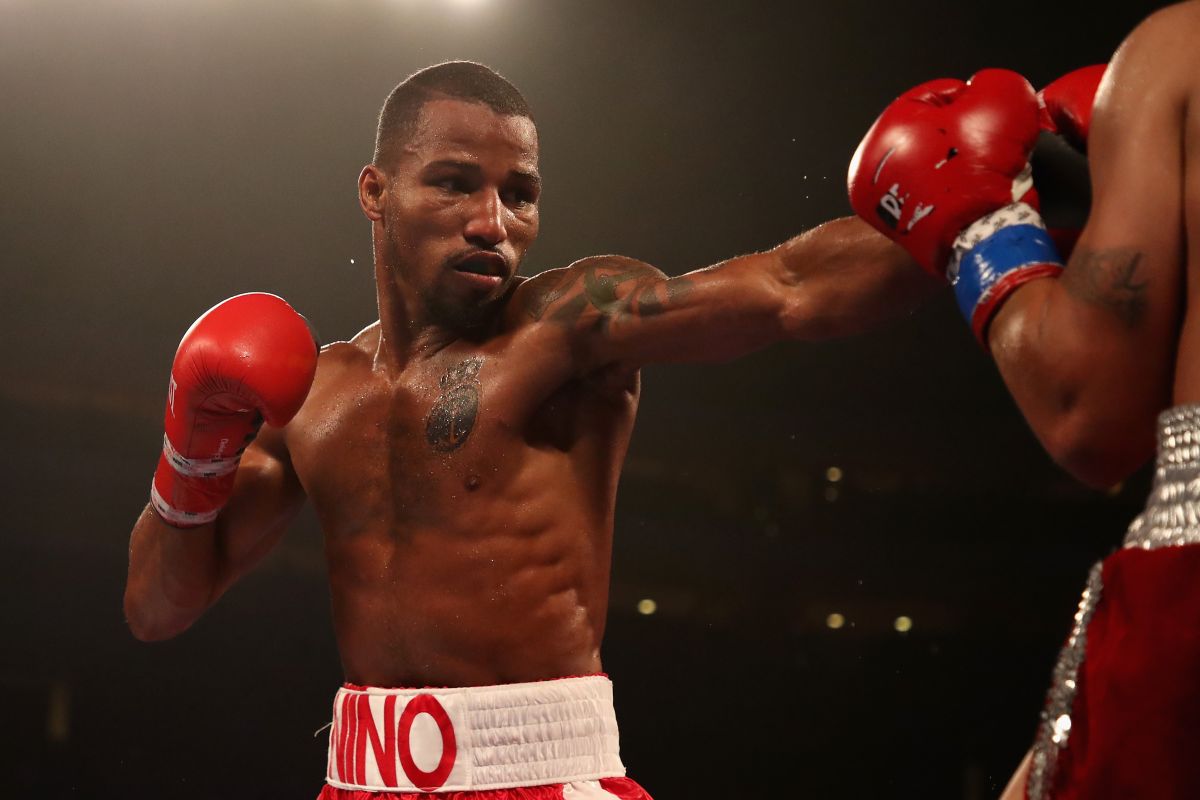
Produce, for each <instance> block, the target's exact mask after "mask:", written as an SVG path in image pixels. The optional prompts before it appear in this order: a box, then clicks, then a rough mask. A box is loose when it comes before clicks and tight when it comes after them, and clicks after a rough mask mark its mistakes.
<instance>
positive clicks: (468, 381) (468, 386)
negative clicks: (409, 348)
mask: <svg viewBox="0 0 1200 800" xmlns="http://www.w3.org/2000/svg"><path fill="white" fill-rule="evenodd" d="M482 366H483V359H482V358H477V357H476V358H468V359H466V360H465V361H460V362H459V363H457V364H455V365H454V366H453V367H451V368H450V369H448V370H446V374H445V375H443V376H442V377H441V378H440V379H438V386H439V387H440V390H441V391H440V393H439V394H438V398H437V400H435V401H434V402H433V408H432V409H430V411H429V417H428V418H427V419H426V420H425V441H426V442H428V443H429V446H430V447H432V448H433V449H434V450H436V451H438V452H439V453H449V452H451V451H453V450H457V449H458V448H459V447H461V446H462V445H463V443H464V442H465V441H467V437H468V436H470V435H471V429H472V428H474V427H475V420H476V419H477V418H478V416H479V394H480V388H481V387H480V384H479V368H480V367H482Z"/></svg>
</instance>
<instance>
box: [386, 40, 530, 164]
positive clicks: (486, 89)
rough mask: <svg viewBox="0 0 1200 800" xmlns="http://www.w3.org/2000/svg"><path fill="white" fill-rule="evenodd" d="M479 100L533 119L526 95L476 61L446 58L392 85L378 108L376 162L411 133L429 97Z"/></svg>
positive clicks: (500, 111)
mask: <svg viewBox="0 0 1200 800" xmlns="http://www.w3.org/2000/svg"><path fill="white" fill-rule="evenodd" d="M439 99H449V100H464V101H466V102H468V103H480V104H482V105H485V106H487V107H488V108H490V109H492V111H495V112H496V113H497V114H503V115H505V116H515V117H528V118H529V119H530V120H532V119H533V113H532V112H531V111H530V109H529V104H528V103H527V102H525V98H524V96H522V94H521V92H520V91H518V90H517V87H515V86H513V85H512V84H511V83H509V82H508V81H507V80H505V79H504V78H502V77H500V75H499V74H497V73H496V71H495V70H493V69H491V68H490V67H485V66H484V65H483V64H476V63H475V62H473V61H447V62H445V63H442V64H435V65H434V66H432V67H426V68H425V69H423V70H420V71H418V72H414V73H413V74H412V75H409V76H408V77H407V78H405V79H404V80H403V81H401V82H400V83H399V84H397V86H396V88H395V89H392V91H391V94H389V95H388V97H387V100H385V101H384V103H383V108H382V109H381V110H380V112H379V127H378V128H376V130H375V155H374V158H373V163H374V164H375V165H376V166H379V165H380V164H381V163H382V162H385V161H387V160H389V159H390V158H391V157H392V156H393V155H394V154H395V152H396V149H397V148H398V147H400V146H403V145H404V144H405V143H406V142H407V141H408V140H409V138H410V137H411V136H412V134H413V131H414V129H415V128H416V124H417V117H418V116H419V115H420V113H421V108H422V107H424V105H425V104H426V103H428V102H429V101H430V100H439Z"/></svg>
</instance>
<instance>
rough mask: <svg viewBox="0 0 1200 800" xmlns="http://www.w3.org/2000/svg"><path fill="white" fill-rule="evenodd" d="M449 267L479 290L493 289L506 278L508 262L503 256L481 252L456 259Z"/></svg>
mask: <svg viewBox="0 0 1200 800" xmlns="http://www.w3.org/2000/svg"><path fill="white" fill-rule="evenodd" d="M450 267H451V269H453V270H454V271H455V272H457V273H458V274H459V275H460V276H462V277H463V278H464V279H466V280H467V281H469V282H470V283H471V284H473V285H475V286H477V287H479V288H481V289H493V288H495V287H496V286H498V285H500V283H502V282H503V281H504V279H505V278H507V277H508V262H507V261H506V260H505V259H504V256H502V255H500V254H499V253H492V252H487V251H482V250H479V251H475V252H473V253H468V254H467V255H465V256H463V257H461V258H458V259H456V260H455V261H454V262H452V263H451V265H450Z"/></svg>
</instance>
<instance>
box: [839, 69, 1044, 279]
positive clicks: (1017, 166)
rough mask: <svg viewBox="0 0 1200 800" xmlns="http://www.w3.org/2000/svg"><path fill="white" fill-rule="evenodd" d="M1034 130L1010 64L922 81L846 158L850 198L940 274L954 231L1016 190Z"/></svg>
mask: <svg viewBox="0 0 1200 800" xmlns="http://www.w3.org/2000/svg"><path fill="white" fill-rule="evenodd" d="M1037 134H1038V105H1037V96H1036V95H1035V94H1034V91H1033V87H1032V86H1030V85H1029V82H1028V81H1026V80H1025V79H1024V78H1023V77H1021V76H1020V75H1018V74H1017V73H1015V72H1010V71H1008V70H998V69H988V70H983V71H981V72H979V73H978V74H976V75H975V76H974V77H973V78H971V80H970V81H967V82H966V83H964V82H963V81H959V80H951V79H948V78H947V79H942V80H936V81H930V82H929V83H924V84H921V85H920V86H918V87H916V88H915V89H910V90H909V91H907V92H905V93H904V94H902V95H900V97H899V98H897V99H896V100H895V101H894V102H893V103H892V104H891V105H889V106H888V107H887V108H886V109H885V110H884V112H883V113H882V114H880V115H879V119H877V120H876V121H875V124H874V125H872V126H871V129H870V130H869V131H867V135H866V136H865V137H864V138H863V140H862V143H861V144H859V146H858V150H857V151H856V152H855V153H854V158H853V159H852V160H851V162H850V173H849V188H850V204H851V205H852V206H853V207H854V210H855V212H857V213H858V215H859V216H860V217H862V218H863V219H864V220H866V221H867V222H868V223H870V224H871V225H872V226H874V227H875V228H876V229H878V230H879V231H880V232H882V233H883V234H884V235H885V236H887V237H889V238H890V239H892V240H894V241H896V242H898V243H899V244H900V245H902V246H903V247H904V248H905V249H906V250H908V252H909V253H911V254H912V256H913V258H914V259H916V261H917V263H919V264H920V265H921V266H923V267H924V268H925V269H926V270H928V271H929V272H931V273H933V274H934V275H937V276H939V277H942V276H944V275H945V270H946V265H947V260H948V259H949V256H950V251H951V246H952V245H953V243H954V239H955V237H956V236H958V234H959V231H961V230H963V229H964V228H966V227H967V226H968V225H970V224H971V223H973V222H974V221H975V220H977V219H979V218H980V217H982V216H983V215H984V214H987V213H988V212H990V211H995V210H996V209H998V208H1001V207H1003V206H1006V205H1009V204H1011V203H1013V202H1015V201H1017V200H1019V199H1021V198H1022V197H1023V196H1024V195H1025V194H1026V193H1027V192H1028V190H1029V188H1030V187H1031V186H1032V183H1031V182H1030V181H1029V176H1028V174H1027V171H1026V167H1027V164H1028V160H1029V153H1030V152H1031V151H1032V149H1033V144H1034V141H1035V140H1036V139H1037Z"/></svg>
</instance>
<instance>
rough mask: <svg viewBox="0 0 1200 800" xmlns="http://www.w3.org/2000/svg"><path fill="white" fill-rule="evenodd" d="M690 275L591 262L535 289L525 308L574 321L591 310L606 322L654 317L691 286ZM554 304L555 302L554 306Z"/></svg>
mask: <svg viewBox="0 0 1200 800" xmlns="http://www.w3.org/2000/svg"><path fill="white" fill-rule="evenodd" d="M639 280H642V281H646V283H645V285H642V286H635V287H634V288H633V289H632V290H631V291H626V292H622V291H620V289H619V287H620V286H621V285H622V284H625V283H628V282H630V281H639ZM691 288H692V284H691V281H690V280H688V279H686V278H671V279H669V280H665V279H664V278H663V275H662V273H660V272H659V271H658V270H656V269H654V268H653V267H650V266H647V265H644V264H638V263H623V262H609V263H600V264H591V265H588V266H585V267H583V268H581V269H573V270H569V271H567V272H566V273H564V274H563V275H562V276H561V277H560V278H559V279H558V280H557V281H556V282H555V283H552V284H549V283H548V284H547V285H546V286H544V287H542V288H540V289H539V290H538V291H535V292H532V293H531V294H530V297H529V299H528V300H527V301H526V304H525V310H526V313H528V314H529V315H530V316H531V317H533V318H534V319H538V320H540V319H542V318H543V317H544V316H546V314H547V312H549V319H550V320H551V321H553V322H556V323H559V324H561V325H565V326H571V325H574V324H575V323H576V322H578V320H579V319H580V318H581V317H583V315H584V314H585V313H587V312H588V311H589V310H592V311H595V312H597V314H598V319H597V321H596V322H597V324H598V325H599V326H600V327H604V326H606V325H607V324H608V323H609V322H611V321H612V320H613V319H615V318H618V317H652V316H655V315H657V314H661V313H663V312H664V311H666V310H667V309H668V308H669V307H670V305H671V304H672V303H675V302H678V301H679V300H681V299H682V298H683V297H684V296H686V295H687V293H688V292H689V291H690V290H691ZM551 306H555V307H554V309H553V310H550V307H551Z"/></svg>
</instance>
